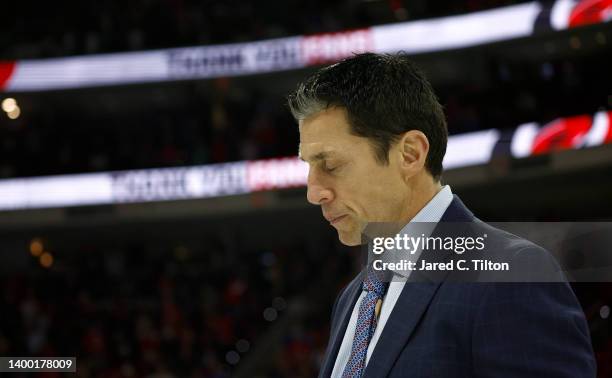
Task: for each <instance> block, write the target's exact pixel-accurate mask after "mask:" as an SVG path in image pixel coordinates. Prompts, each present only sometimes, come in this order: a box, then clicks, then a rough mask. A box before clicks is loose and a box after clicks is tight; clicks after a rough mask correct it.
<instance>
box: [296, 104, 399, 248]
mask: <svg viewBox="0 0 612 378" xmlns="http://www.w3.org/2000/svg"><path fill="white" fill-rule="evenodd" d="M399 156H400V154H399V152H397V146H392V148H391V150H390V159H389V164H388V165H383V164H381V163H379V162H377V160H376V157H375V152H374V149H373V148H372V146H371V144H370V142H369V140H368V139H367V138H363V137H359V136H355V135H352V134H351V133H350V126H349V124H348V121H347V118H346V111H345V109H343V108H337V107H336V108H330V109H327V110H325V111H323V112H321V113H318V114H317V115H314V116H312V117H309V118H307V119H305V120H303V121H301V122H300V157H301V158H302V159H303V160H304V161H306V162H307V163H308V164H309V167H310V169H309V173H308V194H307V197H308V201H309V202H310V203H312V204H315V205H321V209H322V210H323V216H324V217H325V219H327V220H328V221H329V222H330V224H331V225H332V226H333V227H335V228H336V230H338V237H339V238H340V241H341V242H342V243H343V244H346V245H357V244H360V243H361V232H362V231H363V229H364V228H365V226H366V225H367V223H368V222H401V221H408V220H409V219H407V218H408V216H407V211H408V203H407V201H408V199H409V197H410V196H409V195H407V189H406V184H405V182H404V180H403V179H402V175H401V169H400V167H399V165H400V159H399V158H397V157H399Z"/></svg>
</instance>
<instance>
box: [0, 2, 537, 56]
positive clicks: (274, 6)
mask: <svg viewBox="0 0 612 378" xmlns="http://www.w3.org/2000/svg"><path fill="white" fill-rule="evenodd" d="M520 2H525V1H521V0H461V1H441V2H440V1H437V2H435V3H432V2H428V1H426V0H417V1H407V0H373V1H356V0H334V1H314V2H313V1H308V2H305V1H296V0H291V1H263V2H262V1H252V0H251V1H237V0H228V1H196V0H137V1H130V2H127V3H118V2H116V1H109V0H105V1H95V2H91V1H76V0H71V1H65V2H62V3H61V5H60V4H58V3H53V2H39V1H33V0H27V1H11V2H6V3H5V4H3V11H2V12H1V13H0V22H1V23H2V27H3V30H5V31H6V32H5V33H2V34H0V59H32V58H44V57H57V56H67V55H77V54H94V53H104V52H117V51H131V50H143V49H155V48H168V47H177V46H192V45H205V44H213V43H231V42H244V41H251V40H255V39H266V38H275V37H285V36H292V35H300V34H312V33H322V32H332V31H339V30H344V29H352V28H360V27H367V26H371V25H377V24H386V23H391V22H397V21H406V20H415V19H422V18H429V17H440V16H445V15H451V14H458V13H466V12H472V11H477V10H483V9H489V8H495V7H499V6H503V5H508V4H514V3H520Z"/></svg>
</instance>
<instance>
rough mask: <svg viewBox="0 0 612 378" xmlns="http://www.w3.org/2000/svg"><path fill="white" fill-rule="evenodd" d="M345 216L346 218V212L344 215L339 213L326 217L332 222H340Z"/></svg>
mask: <svg viewBox="0 0 612 378" xmlns="http://www.w3.org/2000/svg"><path fill="white" fill-rule="evenodd" d="M344 218H346V214H344V215H337V216H331V217H325V219H327V220H328V221H329V223H330V224H336V223H338V222H340V221H341V220H342V219H344Z"/></svg>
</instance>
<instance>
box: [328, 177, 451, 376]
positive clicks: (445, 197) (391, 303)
mask: <svg viewBox="0 0 612 378" xmlns="http://www.w3.org/2000/svg"><path fill="white" fill-rule="evenodd" d="M452 201H453V193H452V192H451V189H450V186H448V185H445V186H444V187H442V189H441V190H440V191H439V192H438V193H437V194H436V195H435V196H434V197H433V198H432V199H431V201H429V202H428V203H427V205H425V207H423V208H422V209H421V211H419V212H418V213H417V215H415V216H414V218H412V220H411V221H410V222H432V223H434V222H439V221H440V219H441V218H442V215H443V214H444V212H445V211H446V209H447V208H448V206H449V205H450V203H451V202H452ZM403 231H404V229H402V231H400V232H403ZM407 273H408V274H407ZM408 275H409V272H403V273H402V276H403V277H400V278H397V276H396V277H394V278H393V280H392V281H391V282H390V283H389V288H388V289H387V293H386V294H385V297H384V299H383V302H382V308H381V310H380V316H379V318H378V324H377V325H376V330H375V331H374V335H373V336H372V340H370V344H369V346H368V353H367V356H366V366H367V364H368V361H370V356H371V355H372V352H373V351H374V348H375V347H376V343H377V342H378V339H379V338H380V334H381V333H382V331H383V329H384V328H385V324H386V323H387V320H389V316H391V312H392V311H393V307H395V303H396V302H397V299H398V298H399V296H400V294H401V293H402V290H403V289H404V285H405V284H406V279H407V278H408ZM365 295H366V292H365V290H363V291H362V292H361V295H360V296H359V298H358V299H357V302H356V303H355V306H354V307H353V312H352V314H351V319H350V320H349V323H348V325H347V327H346V332H345V333H344V338H343V339H342V344H341V345H340V349H339V350H338V356H337V357H336V363H335V364H334V370H333V371H332V374H331V376H332V378H340V377H342V373H343V371H344V367H345V366H346V363H347V362H348V360H349V357H350V355H351V347H352V346H353V338H354V337H355V328H356V327H357V316H358V315H359V305H360V304H361V301H362V300H363V298H364V297H365Z"/></svg>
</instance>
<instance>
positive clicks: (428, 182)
mask: <svg viewBox="0 0 612 378" xmlns="http://www.w3.org/2000/svg"><path fill="white" fill-rule="evenodd" d="M441 189H442V185H441V184H440V182H439V181H434V179H433V178H432V177H431V176H430V175H424V176H422V177H419V178H416V179H415V180H414V182H413V185H412V187H411V188H410V189H409V194H408V196H407V200H408V204H407V206H406V207H404V208H405V209H407V211H406V213H405V216H404V217H402V218H403V219H402V221H403V222H404V224H406V223H408V222H410V221H411V220H412V218H414V216H415V215H417V213H418V212H419V211H421V210H422V209H423V208H424V207H425V205H427V204H428V203H429V201H431V200H432V198H434V197H435V196H436V194H438V192H439V191H440V190H441Z"/></svg>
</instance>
